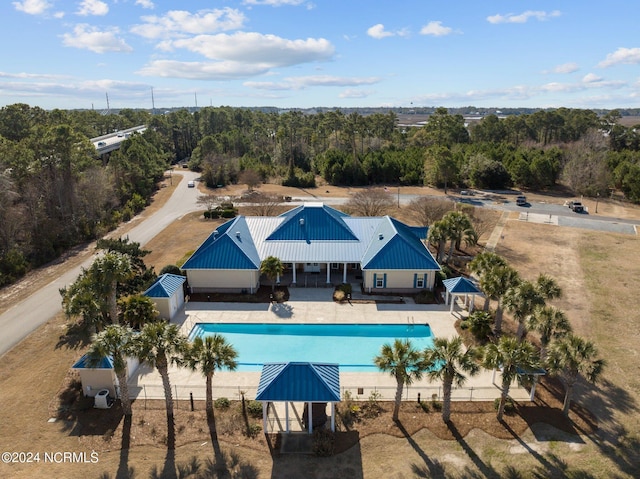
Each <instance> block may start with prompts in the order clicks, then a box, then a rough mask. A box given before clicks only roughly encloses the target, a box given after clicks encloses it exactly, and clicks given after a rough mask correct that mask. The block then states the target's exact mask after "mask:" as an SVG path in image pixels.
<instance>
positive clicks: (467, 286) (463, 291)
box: [442, 276, 483, 313]
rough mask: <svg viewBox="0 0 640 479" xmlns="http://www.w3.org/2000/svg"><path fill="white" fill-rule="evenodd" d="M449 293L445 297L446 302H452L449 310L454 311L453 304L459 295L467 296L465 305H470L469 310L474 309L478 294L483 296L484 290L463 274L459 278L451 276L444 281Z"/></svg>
mask: <svg viewBox="0 0 640 479" xmlns="http://www.w3.org/2000/svg"><path fill="white" fill-rule="evenodd" d="M442 284H443V285H444V288H445V290H446V291H447V295H446V297H445V304H451V308H450V309H449V311H450V312H451V313H453V306H454V304H455V299H456V297H457V296H463V297H464V298H465V305H467V306H469V312H471V311H472V310H473V304H474V300H475V297H476V296H477V295H480V296H483V293H482V291H480V289H479V288H478V287H477V286H476V285H475V284H473V282H472V281H471V280H469V279H467V278H465V277H463V276H459V277H458V278H449V279H445V280H444V281H442ZM469 296H471V304H469Z"/></svg>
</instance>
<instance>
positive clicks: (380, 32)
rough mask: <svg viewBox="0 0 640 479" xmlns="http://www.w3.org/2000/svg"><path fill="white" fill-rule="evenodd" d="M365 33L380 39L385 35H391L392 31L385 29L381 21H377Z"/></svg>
mask: <svg viewBox="0 0 640 479" xmlns="http://www.w3.org/2000/svg"><path fill="white" fill-rule="evenodd" d="M367 35H369V36H370V37H373V38H376V39H378V40H380V39H382V38H385V37H392V36H393V33H392V32H387V31H385V29H384V25H383V24H382V23H378V24H377V25H374V26H372V27H369V29H368V30H367Z"/></svg>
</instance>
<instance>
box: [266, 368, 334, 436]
mask: <svg viewBox="0 0 640 479" xmlns="http://www.w3.org/2000/svg"><path fill="white" fill-rule="evenodd" d="M256 400H257V401H260V402H262V413H263V414H262V417H263V429H264V431H265V432H266V431H267V424H268V415H269V404H270V403H272V402H284V403H285V424H286V432H287V433H289V432H290V431H289V404H290V403H293V402H303V403H305V414H303V416H304V417H303V423H304V426H305V427H306V429H307V431H308V433H309V434H311V433H312V432H313V427H314V424H316V425H318V424H319V422H318V419H319V418H320V419H322V418H323V419H324V420H325V421H326V413H325V411H326V405H327V403H330V404H331V413H330V416H331V417H330V421H331V430H332V431H335V427H336V423H335V404H336V403H338V402H340V374H339V369H338V365H337V364H323V363H296V362H291V363H266V364H265V365H264V366H263V367H262V374H261V375H260V383H259V385H258V393H257V394H256ZM321 422H322V421H321Z"/></svg>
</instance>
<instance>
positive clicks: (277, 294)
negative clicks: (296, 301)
mask: <svg viewBox="0 0 640 479" xmlns="http://www.w3.org/2000/svg"><path fill="white" fill-rule="evenodd" d="M284 297H285V293H284V291H281V290H278V291H276V292H275V293H273V299H275V300H276V302H277V303H282V302H283V301H284Z"/></svg>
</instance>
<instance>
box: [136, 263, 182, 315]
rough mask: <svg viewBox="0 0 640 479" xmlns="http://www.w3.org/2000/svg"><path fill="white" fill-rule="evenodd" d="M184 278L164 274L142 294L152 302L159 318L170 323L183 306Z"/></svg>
mask: <svg viewBox="0 0 640 479" xmlns="http://www.w3.org/2000/svg"><path fill="white" fill-rule="evenodd" d="M186 280H187V278H185V277H184V276H180V275H177V274H170V273H165V274H163V275H162V276H160V277H159V278H158V279H157V280H156V281H155V282H154V283H153V284H152V285H151V286H150V287H149V289H147V290H146V291H145V292H144V293H143V294H144V296H147V297H149V298H151V299H152V300H153V302H154V303H155V305H156V309H157V310H158V312H159V313H160V317H161V318H164V319H166V320H167V321H171V320H172V319H173V317H174V316H175V315H176V313H177V312H178V311H179V310H180V308H182V305H183V304H184V287H183V285H184V283H185V281H186Z"/></svg>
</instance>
